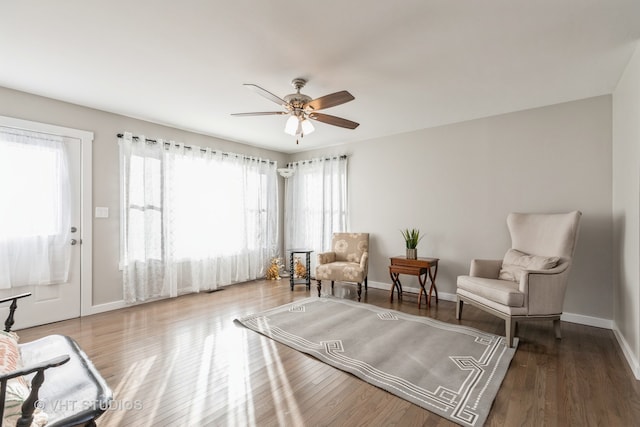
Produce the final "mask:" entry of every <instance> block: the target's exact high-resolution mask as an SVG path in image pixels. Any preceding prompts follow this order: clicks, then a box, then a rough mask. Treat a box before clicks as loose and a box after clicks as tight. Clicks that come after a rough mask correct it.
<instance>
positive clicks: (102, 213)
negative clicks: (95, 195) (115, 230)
mask: <svg viewBox="0 0 640 427" xmlns="http://www.w3.org/2000/svg"><path fill="white" fill-rule="evenodd" d="M96 218H109V208H105V207H98V206H96Z"/></svg>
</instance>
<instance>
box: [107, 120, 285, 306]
mask: <svg viewBox="0 0 640 427" xmlns="http://www.w3.org/2000/svg"><path fill="white" fill-rule="evenodd" d="M119 144H120V162H121V203H122V205H121V208H122V209H121V218H122V220H121V254H120V263H121V268H122V270H123V282H124V295H125V300H126V301H127V302H136V301H144V300H147V299H150V298H156V297H173V296H177V295H179V294H183V293H190V292H199V291H202V290H213V289H217V288H218V287H219V286H222V285H227V284H231V283H235V282H243V281H247V280H253V279H256V278H259V277H263V276H264V275H265V272H266V268H267V263H268V261H269V258H270V256H272V254H273V251H274V248H275V247H276V245H277V233H278V231H277V217H278V203H277V199H278V194H277V191H278V190H277V174H276V168H277V165H276V163H275V162H271V161H268V160H263V159H258V158H251V157H246V156H242V155H237V154H233V153H221V152H218V151H215V150H211V149H208V148H206V149H205V148H200V147H196V146H185V145H184V144H181V143H176V142H173V141H163V140H156V141H155V142H153V143H150V142H148V141H146V139H145V137H144V136H142V135H141V136H139V137H138V138H137V141H136V140H134V139H133V137H132V136H131V134H129V133H126V134H124V135H123V137H122V138H119Z"/></svg>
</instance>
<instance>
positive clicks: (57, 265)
mask: <svg viewBox="0 0 640 427" xmlns="http://www.w3.org/2000/svg"><path fill="white" fill-rule="evenodd" d="M0 200H1V201H2V203H0V288H2V289H6V288H11V287H17V286H24V285H46V284H54V283H64V282H66V281H67V279H68V277H69V263H70V259H71V258H70V257H71V246H70V244H69V239H70V227H71V185H70V180H69V165H68V158H67V152H66V147H65V144H64V139H63V138H62V137H58V136H55V135H49V134H43V133H39V132H30V131H24V130H20V129H13V128H5V127H0Z"/></svg>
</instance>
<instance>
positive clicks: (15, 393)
mask: <svg viewBox="0 0 640 427" xmlns="http://www.w3.org/2000/svg"><path fill="white" fill-rule="evenodd" d="M22 367H23V365H22V358H21V357H20V349H19V347H18V335H16V334H15V333H14V332H5V331H0V374H8V373H11V372H13V371H15V370H17V369H20V368H22ZM30 392H31V388H30V386H29V383H28V382H27V380H26V379H25V378H24V377H17V378H11V379H10V380H9V381H7V391H6V395H5V400H4V402H5V403H4V414H3V419H2V425H5V426H14V425H16V423H17V421H18V419H19V418H20V416H21V415H22V404H23V403H24V401H25V400H26V399H27V398H28V397H29V393H30ZM33 417H34V418H33V422H32V423H31V427H36V426H38V427H40V426H43V425H45V424H46V423H47V420H48V419H47V414H45V413H44V412H43V411H42V410H40V408H36V410H35V411H34V413H33Z"/></svg>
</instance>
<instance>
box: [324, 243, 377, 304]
mask: <svg viewBox="0 0 640 427" xmlns="http://www.w3.org/2000/svg"><path fill="white" fill-rule="evenodd" d="M331 248H332V249H333V251H331V252H324V253H320V254H318V264H317V265H316V280H317V281H318V296H320V290H321V288H322V281H323V280H331V289H332V290H333V284H334V282H336V281H338V282H355V283H356V284H357V285H358V301H360V296H361V295H362V282H364V289H365V291H366V290H367V271H368V266H369V233H333V239H332V241H331Z"/></svg>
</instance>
